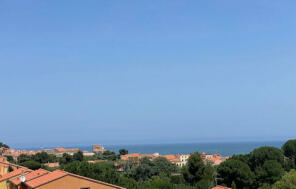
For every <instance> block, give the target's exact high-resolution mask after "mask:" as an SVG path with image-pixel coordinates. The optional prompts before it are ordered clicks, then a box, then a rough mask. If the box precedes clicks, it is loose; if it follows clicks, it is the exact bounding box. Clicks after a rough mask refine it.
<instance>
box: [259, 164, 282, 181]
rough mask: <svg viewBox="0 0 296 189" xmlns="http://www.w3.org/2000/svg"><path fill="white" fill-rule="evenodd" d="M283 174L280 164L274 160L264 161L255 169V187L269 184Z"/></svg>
mask: <svg viewBox="0 0 296 189" xmlns="http://www.w3.org/2000/svg"><path fill="white" fill-rule="evenodd" d="M283 175H284V169H283V168H282V166H281V164H280V163H278V162H277V161H275V160H267V161H265V163H264V165H263V166H262V167H258V168H257V169H256V182H257V187H259V186H263V185H264V184H265V185H270V184H273V183H275V182H276V181H278V180H280V179H281V177H282V176H283Z"/></svg>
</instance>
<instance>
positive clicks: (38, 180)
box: [26, 170, 67, 188]
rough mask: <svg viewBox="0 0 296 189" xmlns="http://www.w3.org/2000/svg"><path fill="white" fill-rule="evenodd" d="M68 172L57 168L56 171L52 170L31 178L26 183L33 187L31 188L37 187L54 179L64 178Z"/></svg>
mask: <svg viewBox="0 0 296 189" xmlns="http://www.w3.org/2000/svg"><path fill="white" fill-rule="evenodd" d="M66 175H67V173H66V172H63V171H60V170H56V171H54V172H51V173H49V174H45V175H43V176H41V177H38V178H35V179H32V180H29V181H27V182H26V185H27V186H29V187H31V188H35V187H38V186H40V185H43V184H46V183H48V182H51V181H54V180H56V179H59V178H62V177H64V176H66Z"/></svg>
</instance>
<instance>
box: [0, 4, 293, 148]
mask: <svg viewBox="0 0 296 189" xmlns="http://www.w3.org/2000/svg"><path fill="white" fill-rule="evenodd" d="M295 6H296V2H295V1H294V0H287V1H285V2H282V1H270V0H262V1H258V0H249V1H237V0H225V1H221V0H211V1H209V0H204V1H196V0H192V1H183V0H149V1H135V0H134V1H128V0H125V1H110V0H105V1H97V0H93V1H91V0H89V1H83V2H82V1H74V0H68V1H58V0H50V1H49V0H45V1H31V0H27V1H13V0H0V116H1V117H0V128H1V137H0V140H1V141H4V142H6V143H8V144H11V145H12V146H16V147H23V146H41V145H71V144H73V145H78V144H79V145H80V144H91V143H102V144H141V143H176V142H207V141H244V140H286V139H288V138H293V137H296V136H295V135H296V134H295V133H296V125H295V123H296V116H295V115H296V85H295V83H296V63H295V60H296V53H295V49H296V35H295V34H296V14H295V9H294V8H295Z"/></svg>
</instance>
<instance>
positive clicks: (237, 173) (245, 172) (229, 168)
mask: <svg viewBox="0 0 296 189" xmlns="http://www.w3.org/2000/svg"><path fill="white" fill-rule="evenodd" d="M217 171H218V174H219V177H221V178H223V180H222V183H224V184H226V185H227V186H229V187H230V186H231V184H232V182H235V184H236V187H237V188H241V189H243V188H250V187H251V186H252V183H253V179H254V174H253V173H252V171H251V169H250V167H249V166H248V164H246V163H244V162H242V161H240V160H236V159H229V160H226V161H225V162H223V163H221V164H220V166H219V167H218V168H217Z"/></svg>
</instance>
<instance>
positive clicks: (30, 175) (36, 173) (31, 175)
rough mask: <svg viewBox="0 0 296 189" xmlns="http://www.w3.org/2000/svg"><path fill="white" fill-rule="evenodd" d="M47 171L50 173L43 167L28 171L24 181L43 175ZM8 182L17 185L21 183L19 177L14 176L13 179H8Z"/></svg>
mask: <svg viewBox="0 0 296 189" xmlns="http://www.w3.org/2000/svg"><path fill="white" fill-rule="evenodd" d="M48 173H50V172H49V171H46V170H44V169H38V170H36V171H33V172H30V173H28V174H26V175H24V176H25V178H26V181H30V180H32V179H35V178H37V177H40V176H43V175H45V174H48ZM10 182H11V183H12V184H14V185H19V184H20V183H21V179H20V177H18V178H14V179H12V180H10Z"/></svg>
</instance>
